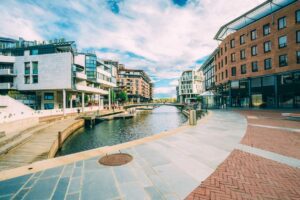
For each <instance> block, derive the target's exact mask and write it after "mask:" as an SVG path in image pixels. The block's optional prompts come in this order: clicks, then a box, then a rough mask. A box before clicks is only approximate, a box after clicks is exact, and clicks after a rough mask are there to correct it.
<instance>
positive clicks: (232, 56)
mask: <svg viewBox="0 0 300 200" xmlns="http://www.w3.org/2000/svg"><path fill="white" fill-rule="evenodd" d="M231 62H235V53H232V54H231Z"/></svg>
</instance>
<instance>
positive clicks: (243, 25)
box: [203, 0, 300, 108]
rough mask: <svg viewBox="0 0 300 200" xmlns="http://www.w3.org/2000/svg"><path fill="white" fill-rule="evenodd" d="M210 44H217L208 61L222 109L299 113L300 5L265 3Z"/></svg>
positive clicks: (288, 0) (285, 0)
mask: <svg viewBox="0 0 300 200" xmlns="http://www.w3.org/2000/svg"><path fill="white" fill-rule="evenodd" d="M215 39H216V40H219V41H221V43H220V45H219V47H218V51H217V53H216V54H215V55H214V59H213V58H211V60H214V62H215V70H212V71H213V72H214V76H215V78H214V79H213V78H212V80H214V83H215V87H214V90H216V91H217V93H218V94H219V95H220V102H221V104H222V105H225V104H226V105H227V106H230V107H266V108H278V107H280V108H292V107H294V108H300V90H299V88H300V3H299V0H298V1H297V0H282V1H265V2H264V3H262V4H260V5H258V6H257V7H255V8H253V9H251V10H250V11H248V12H247V13H245V14H243V15H241V16H239V17H238V18H236V19H234V20H232V21H230V22H229V23H227V24H225V25H224V26H222V27H221V28H220V30H219V31H218V32H217V34H216V36H215ZM211 66H212V65H209V67H208V68H210V69H211ZM203 70H204V69H203ZM204 71H205V70H204ZM204 74H209V73H206V72H204ZM209 77H211V75H208V77H206V79H207V80H206V82H207V86H209V85H210V81H209ZM207 89H210V88H209V87H207Z"/></svg>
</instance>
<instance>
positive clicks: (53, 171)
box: [40, 166, 63, 178]
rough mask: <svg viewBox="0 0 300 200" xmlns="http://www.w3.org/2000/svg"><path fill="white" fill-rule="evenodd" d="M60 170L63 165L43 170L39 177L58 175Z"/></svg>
mask: <svg viewBox="0 0 300 200" xmlns="http://www.w3.org/2000/svg"><path fill="white" fill-rule="evenodd" d="M62 170H63V166H60V167H55V168H51V169H47V170H45V171H44V172H43V174H42V175H41V176H40V178H49V177H53V176H60V174H61V172H62Z"/></svg>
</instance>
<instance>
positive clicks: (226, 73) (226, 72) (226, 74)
mask: <svg viewBox="0 0 300 200" xmlns="http://www.w3.org/2000/svg"><path fill="white" fill-rule="evenodd" d="M225 76H226V78H228V70H227V69H226V71H225Z"/></svg>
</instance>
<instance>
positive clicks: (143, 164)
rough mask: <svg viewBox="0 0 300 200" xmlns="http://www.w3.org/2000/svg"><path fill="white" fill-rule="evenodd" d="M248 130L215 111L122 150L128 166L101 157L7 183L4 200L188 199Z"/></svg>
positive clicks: (1, 185)
mask: <svg viewBox="0 0 300 200" xmlns="http://www.w3.org/2000/svg"><path fill="white" fill-rule="evenodd" d="M246 126H247V124H246V119H245V118H244V117H241V115H240V114H238V113H234V112H222V111H214V112H213V113H212V114H210V115H209V116H207V117H206V118H204V119H203V120H200V121H199V122H198V125H197V126H195V127H187V128H185V129H183V128H181V129H180V132H178V133H177V134H173V135H169V136H166V137H161V138H160V139H156V140H151V141H150V140H145V141H147V142H145V143H143V144H138V145H137V144H136V143H135V142H134V141H133V142H132V144H133V145H131V147H129V148H127V149H125V150H122V152H127V153H130V154H131V155H133V157H134V160H133V161H132V162H131V163H129V164H127V165H124V166H119V167H106V166H102V165H100V164H98V159H99V157H100V155H99V156H97V157H94V158H90V159H86V160H81V161H77V162H75V163H71V164H67V165H63V166H59V167H56V168H52V169H47V170H44V171H41V172H37V173H34V174H29V175H25V176H21V177H17V178H14V179H10V180H6V181H2V182H0V199H11V198H12V199H97V200H99V199H138V200H141V199H155V200H157V199H183V198H185V197H186V196H187V195H188V194H189V193H190V192H191V191H193V189H194V188H195V187H197V186H198V185H199V183H201V181H204V180H205V179H206V178H207V177H208V176H209V175H210V174H211V173H213V172H214V170H215V169H217V167H218V166H219V165H220V164H221V163H222V161H223V160H225V158H226V157H227V156H228V155H229V154H230V152H232V151H233V149H234V148H235V147H236V145H237V144H238V143H239V141H240V140H241V138H242V137H243V135H244V134H245V131H246ZM93 151H97V150H93ZM57 160H58V159H57ZM52 162H56V161H55V159H54V160H52Z"/></svg>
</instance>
